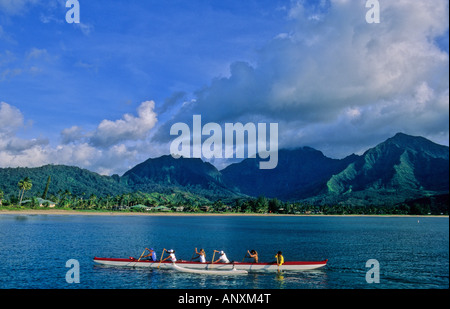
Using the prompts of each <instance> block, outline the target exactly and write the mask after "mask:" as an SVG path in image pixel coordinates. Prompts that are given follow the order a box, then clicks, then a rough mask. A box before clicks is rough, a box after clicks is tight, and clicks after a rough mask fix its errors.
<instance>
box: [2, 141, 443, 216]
mask: <svg viewBox="0 0 450 309" xmlns="http://www.w3.org/2000/svg"><path fill="white" fill-rule="evenodd" d="M257 163H258V162H257V161H256V159H249V158H247V159H245V160H243V161H242V162H240V163H235V164H231V165H229V166H228V167H227V168H225V169H223V170H221V171H218V170H217V169H216V168H215V167H214V166H213V165H211V164H210V163H208V162H203V161H202V160H201V159H195V158H192V159H190V158H179V159H174V158H173V157H172V156H169V155H165V156H161V157H159V158H152V159H148V160H146V161H145V162H142V163H140V164H138V165H136V166H135V167H133V168H131V169H130V170H128V171H127V172H126V173H124V174H123V175H122V176H119V175H112V176H101V175H99V174H97V173H94V172H91V171H88V170H86V169H81V168H78V167H74V166H64V165H46V166H42V167H37V168H25V167H18V168H0V205H2V207H11V208H14V207H15V208H16V209H17V208H22V207H23V208H25V207H28V208H37V207H50V208H60V209H77V210H83V211H91V210H93V211H101V210H103V211H136V212H139V211H143V212H149V211H150V212H153V211H154V212H170V211H172V212H193V213H195V212H217V213H260V214H261V213H263V214H264V213H274V214H276V213H278V214H324V215H327V214H338V215H350V214H395V215H399V214H409V215H427V214H433V215H440V214H448V204H449V202H448V195H449V194H448V192H449V177H448V174H449V150H448V147H447V146H442V145H437V144H435V143H432V142H431V141H428V140H426V139H424V138H421V137H413V136H408V135H405V134H401V133H399V134H397V135H395V136H394V137H392V138H390V139H388V140H386V141H385V142H383V143H380V144H379V145H377V146H376V147H373V148H371V149H369V150H367V151H366V152H365V153H364V154H362V155H350V156H348V157H346V158H344V159H331V158H327V157H326V156H325V155H324V154H323V153H322V152H320V151H318V150H315V149H312V148H309V147H302V148H297V149H290V150H287V149H285V150H280V151H279V162H278V166H277V168H275V169H273V170H260V169H259V167H258V164H257Z"/></svg>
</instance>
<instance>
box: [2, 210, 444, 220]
mask: <svg viewBox="0 0 450 309" xmlns="http://www.w3.org/2000/svg"><path fill="white" fill-rule="evenodd" d="M0 215H24V216H26V215H66V216H68V215H83V216H270V217H283V216H293V217H301V216H303V217H418V218H419V217H447V218H448V215H442V216H434V215H418V216H415V215H414V216H413V215H315V214H314V215H305V214H295V215H294V214H256V213H183V212H151V213H148V212H120V211H80V210H65V209H17V210H9V209H0Z"/></svg>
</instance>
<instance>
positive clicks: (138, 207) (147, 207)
mask: <svg viewBox="0 0 450 309" xmlns="http://www.w3.org/2000/svg"><path fill="white" fill-rule="evenodd" d="M130 208H131V209H133V210H145V211H150V210H152V208H151V207H149V206H145V205H142V204H138V205H134V206H131V207H130Z"/></svg>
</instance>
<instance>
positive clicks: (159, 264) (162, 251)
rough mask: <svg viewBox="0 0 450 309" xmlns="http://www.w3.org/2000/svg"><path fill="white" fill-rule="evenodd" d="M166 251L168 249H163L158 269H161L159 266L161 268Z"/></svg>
mask: <svg viewBox="0 0 450 309" xmlns="http://www.w3.org/2000/svg"><path fill="white" fill-rule="evenodd" d="M164 251H166V249H163V251H162V254H161V258H160V259H159V264H158V269H159V266H161V261H162V258H163V256H164Z"/></svg>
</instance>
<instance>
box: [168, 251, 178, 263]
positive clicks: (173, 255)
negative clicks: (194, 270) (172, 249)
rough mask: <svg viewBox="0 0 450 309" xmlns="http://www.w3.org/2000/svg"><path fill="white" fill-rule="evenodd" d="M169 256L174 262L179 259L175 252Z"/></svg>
mask: <svg viewBox="0 0 450 309" xmlns="http://www.w3.org/2000/svg"><path fill="white" fill-rule="evenodd" d="M169 257H170V260H171V261H172V262H176V261H177V258H176V257H175V253H171V254H169Z"/></svg>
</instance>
